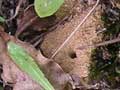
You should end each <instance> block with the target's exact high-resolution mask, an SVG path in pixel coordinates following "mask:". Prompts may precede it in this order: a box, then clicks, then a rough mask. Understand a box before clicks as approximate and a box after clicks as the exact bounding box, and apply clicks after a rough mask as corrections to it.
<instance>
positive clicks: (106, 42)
mask: <svg viewBox="0 0 120 90" xmlns="http://www.w3.org/2000/svg"><path fill="white" fill-rule="evenodd" d="M117 42H120V38H116V39H113V40H109V41H104V42H101V43H98V44H94V45H87V46H80V47H78V49H86V48H92V47H100V46H105V45H109V44H113V43H117Z"/></svg>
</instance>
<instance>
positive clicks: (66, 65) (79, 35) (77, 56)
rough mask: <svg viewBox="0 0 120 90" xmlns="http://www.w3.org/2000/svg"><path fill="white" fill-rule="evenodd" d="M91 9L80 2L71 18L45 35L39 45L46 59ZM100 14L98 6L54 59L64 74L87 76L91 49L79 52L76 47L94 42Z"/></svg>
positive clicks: (99, 22) (90, 6) (99, 23)
mask: <svg viewBox="0 0 120 90" xmlns="http://www.w3.org/2000/svg"><path fill="white" fill-rule="evenodd" d="M91 8H92V5H87V7H85V6H84V5H82V4H81V2H78V4H76V6H75V7H74V9H73V11H74V14H73V15H72V16H71V17H72V18H70V19H69V20H68V21H66V22H65V24H62V25H59V26H58V27H57V29H56V30H54V31H53V32H51V33H49V34H48V35H46V37H45V39H44V41H43V43H42V45H41V48H42V51H43V53H44V55H45V56H46V57H48V58H50V57H51V56H52V55H53V53H54V52H55V51H56V49H57V48H58V47H60V45H61V44H62V43H63V42H64V40H65V39H66V38H67V37H68V36H69V35H70V34H71V32H72V31H73V30H74V29H75V28H76V26H77V25H78V24H79V23H80V22H81V21H82V19H83V18H84V17H85V16H86V14H87V13H88V12H89V11H90V10H91ZM100 14H101V10H100V6H98V7H97V9H96V10H95V12H93V14H92V15H91V16H90V17H89V18H88V19H87V21H86V22H85V23H84V25H82V27H80V28H79V31H78V32H76V34H75V35H74V36H73V37H72V38H71V39H70V41H69V42H68V43H67V45H65V47H64V48H63V49H62V50H61V51H60V52H59V53H58V54H57V55H56V56H55V57H54V61H56V62H57V63H59V64H60V65H61V66H62V68H63V69H64V70H65V71H66V72H68V73H71V74H76V75H78V76H79V77H87V76H88V73H89V70H88V66H89V62H90V55H91V48H89V49H83V50H79V49H77V47H79V46H84V45H89V44H92V43H93V41H94V40H96V38H97V34H96V30H97V29H98V28H99V27H100V26H101V25H102V24H101V17H100Z"/></svg>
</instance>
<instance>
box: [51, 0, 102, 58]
mask: <svg viewBox="0 0 120 90" xmlns="http://www.w3.org/2000/svg"><path fill="white" fill-rule="evenodd" d="M99 2H100V0H97V2H96V4H95V5H94V7H93V8H92V9H91V10H90V12H89V13H88V14H87V15H86V16H85V18H84V19H83V20H82V21H81V22H80V24H79V25H78V26H77V27H76V28H75V30H74V31H73V32H72V33H71V34H70V36H69V37H68V38H67V39H66V40H65V41H64V42H63V43H62V45H61V46H60V47H59V48H58V49H57V50H56V51H55V53H54V54H53V55H52V56H51V58H54V57H55V56H56V54H57V53H58V52H59V51H60V50H61V49H62V48H63V47H64V46H65V44H67V42H68V41H69V40H70V39H71V37H72V36H73V35H74V34H75V33H76V32H77V31H78V30H79V28H80V26H81V25H83V24H84V22H85V21H86V20H87V18H88V17H89V16H90V15H91V14H92V12H93V11H94V10H95V8H96V7H97V6H98V4H99Z"/></svg>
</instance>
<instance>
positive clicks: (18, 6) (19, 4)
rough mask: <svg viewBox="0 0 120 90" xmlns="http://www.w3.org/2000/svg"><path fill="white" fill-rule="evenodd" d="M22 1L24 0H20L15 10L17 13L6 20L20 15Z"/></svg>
mask: <svg viewBox="0 0 120 90" xmlns="http://www.w3.org/2000/svg"><path fill="white" fill-rule="evenodd" d="M22 2H23V0H19V2H18V5H17V7H16V10H15V14H14V15H13V16H12V17H11V18H9V19H7V20H6V22H8V21H11V20H13V19H14V18H15V17H16V16H17V15H18V13H19V10H20V6H21V4H22Z"/></svg>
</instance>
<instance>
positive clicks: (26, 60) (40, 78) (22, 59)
mask: <svg viewBox="0 0 120 90" xmlns="http://www.w3.org/2000/svg"><path fill="white" fill-rule="evenodd" d="M7 46H8V47H7V49H8V53H9V55H10V57H11V58H12V60H13V61H14V62H15V63H16V65H18V67H19V68H20V69H21V70H22V71H24V72H26V73H27V74H28V75H29V76H30V77H31V78H32V79H33V80H35V81H36V82H37V83H39V84H40V85H41V86H42V87H43V88H44V89H45V90H55V89H54V87H53V86H52V85H51V84H50V82H49V81H48V80H47V78H45V75H44V74H43V72H42V71H41V70H40V68H39V67H38V65H37V64H36V63H35V60H34V59H33V58H32V57H31V56H30V55H29V54H28V53H27V52H26V51H25V50H24V49H23V48H22V47H21V46H19V45H17V44H16V43H14V42H11V41H10V42H8V44H7Z"/></svg>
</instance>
